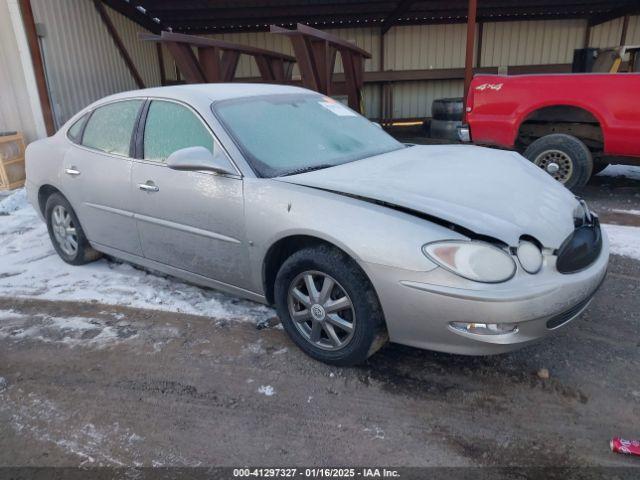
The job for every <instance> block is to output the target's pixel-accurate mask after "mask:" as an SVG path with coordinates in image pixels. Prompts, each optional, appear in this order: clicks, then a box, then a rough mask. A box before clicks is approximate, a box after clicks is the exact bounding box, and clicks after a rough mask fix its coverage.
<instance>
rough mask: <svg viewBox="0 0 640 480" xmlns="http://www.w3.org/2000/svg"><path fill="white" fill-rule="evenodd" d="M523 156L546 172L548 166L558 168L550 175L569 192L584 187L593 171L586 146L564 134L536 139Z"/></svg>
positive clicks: (589, 153) (591, 158)
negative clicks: (553, 165) (551, 165)
mask: <svg viewBox="0 0 640 480" xmlns="http://www.w3.org/2000/svg"><path fill="white" fill-rule="evenodd" d="M524 156H525V157H526V158H528V159H529V160H531V161H532V162H533V163H535V164H536V165H538V166H539V167H540V168H543V169H544V170H546V171H547V172H549V170H547V168H549V165H550V164H555V165H556V166H559V167H560V169H559V170H558V171H557V172H555V174H553V173H550V174H551V175H552V176H553V177H554V178H555V179H556V180H558V181H559V182H560V183H562V184H564V186H565V187H567V188H568V189H569V190H577V189H580V188H582V187H584V186H585V185H586V184H587V182H588V181H589V178H591V172H592V171H593V157H592V155H591V152H590V151H589V149H588V148H587V146H586V145H585V144H584V143H583V142H582V141H581V140H580V139H578V138H576V137H573V136H571V135H566V134H564V133H553V134H551V135H545V136H544V137H540V138H538V139H537V140H536V141H534V142H533V143H532V144H531V145H529V146H528V147H527V149H526V150H525V152H524Z"/></svg>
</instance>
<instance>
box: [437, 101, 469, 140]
mask: <svg viewBox="0 0 640 480" xmlns="http://www.w3.org/2000/svg"><path fill="white" fill-rule="evenodd" d="M463 110H464V108H463V104H462V98H439V99H436V100H434V101H433V103H432V104H431V117H432V119H431V123H430V125H431V128H430V136H431V138H439V139H443V140H452V141H457V140H458V127H459V126H461V125H462V116H463Z"/></svg>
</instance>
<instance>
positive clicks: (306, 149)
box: [212, 94, 404, 177]
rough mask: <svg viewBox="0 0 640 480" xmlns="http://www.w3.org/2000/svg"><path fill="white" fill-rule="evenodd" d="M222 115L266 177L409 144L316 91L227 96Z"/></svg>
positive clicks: (218, 106) (217, 108)
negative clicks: (311, 92) (399, 140)
mask: <svg viewBox="0 0 640 480" xmlns="http://www.w3.org/2000/svg"><path fill="white" fill-rule="evenodd" d="M212 108H213V111H214V113H215V114H216V116H217V118H218V119H219V120H220V121H221V122H222V123H223V125H224V126H225V128H226V129H227V131H228V132H229V134H230V135H231V136H232V137H233V138H234V140H235V141H236V143H237V144H238V146H239V147H240V148H241V150H242V151H243V153H244V155H245V157H246V158H247V160H248V161H249V162H250V163H251V166H252V167H253V169H254V170H255V171H256V173H258V175H260V176H262V177H277V176H283V175H293V174H296V173H302V172H306V171H311V170H318V169H321V168H327V167H333V166H335V165H340V164H343V163H347V162H352V161H354V160H360V159H362V158H366V157H371V156H373V155H379V154H381V153H386V152H390V151H393V150H398V149H400V148H404V145H403V144H402V143H400V142H398V141H397V140H395V139H394V138H393V137H391V136H390V135H388V134H387V133H386V132H384V131H383V130H382V129H381V128H380V127H379V126H377V125H375V124H374V123H372V122H370V121H369V120H367V119H366V118H364V117H363V116H361V115H359V114H357V113H356V112H354V111H353V110H351V109H349V108H347V107H345V106H344V105H343V104H341V103H340V102H338V101H336V100H334V99H332V98H329V97H323V96H320V95H313V94H293V95H291V94H284V95H283V94H281V95H264V96H255V97H246V98H240V99H232V100H223V101H219V102H216V103H214V104H213V106H212Z"/></svg>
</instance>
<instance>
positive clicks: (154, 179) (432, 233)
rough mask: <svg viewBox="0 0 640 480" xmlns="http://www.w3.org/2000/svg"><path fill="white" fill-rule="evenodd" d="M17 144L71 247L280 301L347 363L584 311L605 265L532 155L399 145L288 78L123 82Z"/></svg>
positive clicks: (505, 343)
mask: <svg viewBox="0 0 640 480" xmlns="http://www.w3.org/2000/svg"><path fill="white" fill-rule="evenodd" d="M26 156H27V192H28V196H29V199H30V201H31V203H32V204H33V205H34V207H35V208H36V209H37V210H38V212H40V214H41V215H42V218H43V219H44V220H45V221H46V222H47V226H48V228H49V234H50V237H51V241H52V242H53V245H54V247H55V249H56V251H57V252H58V254H59V255H60V257H62V259H63V260H64V261H66V262H68V263H71V264H74V265H81V264H84V263H87V262H90V261H92V260H95V259H97V258H99V257H100V256H101V255H102V254H109V255H112V256H115V257H118V258H121V259H124V260H126V261H129V262H132V263H135V264H139V265H142V266H144V267H146V268H150V269H153V270H157V271H161V272H164V273H167V274H170V275H173V276H176V277H180V278H182V279H185V280H188V281H190V282H193V283H197V284H200V285H204V286H208V287H212V288H216V289H220V290H224V291H226V292H230V293H232V294H235V295H239V296H242V297H246V298H249V299H252V300H255V301H258V302H264V303H268V304H274V305H275V307H276V309H277V312H278V315H279V317H280V319H281V321H282V324H283V325H284V328H285V330H286V332H287V333H288V334H289V336H290V337H291V339H292V340H293V341H294V342H295V343H296V344H297V345H298V346H299V347H300V348H301V349H302V350H304V351H305V352H306V353H307V354H309V355H311V356H312V357H314V358H316V359H319V360H322V361H324V362H327V363H331V364H336V365H351V364H356V363H359V362H363V361H364V360H365V359H366V358H367V357H369V356H370V355H372V354H373V353H374V352H375V351H376V350H377V349H378V348H380V347H381V346H382V345H383V344H384V343H385V342H386V341H387V340H390V341H392V342H398V343H402V344H406V345H412V346H415V347H419V348H425V349H432V350H439V351H445V352H452V353H459V354H472V355H483V354H493V353H499V352H505V351H509V350H513V349H516V348H519V347H522V346H523V345H526V344H528V343H530V342H531V341H534V340H537V339H540V338H542V337H545V336H547V335H549V334H551V333H552V332H554V331H555V330H557V329H559V328H560V327H562V326H564V325H566V324H567V323H568V322H570V321H571V320H572V319H574V318H575V317H576V316H578V315H579V314H580V313H581V312H582V311H583V310H584V309H585V308H586V307H587V304H588V303H589V301H590V300H591V298H592V296H593V295H594V293H595V291H596V290H597V288H598V286H599V285H600V284H601V282H602V281H603V279H604V276H605V272H606V269H607V263H608V257H609V253H608V243H607V238H606V236H605V234H604V233H603V232H602V231H601V230H600V226H599V224H598V218H597V216H596V215H595V214H594V213H593V212H591V211H590V210H589V209H588V207H587V206H586V204H585V203H584V202H583V201H580V200H579V199H578V198H576V197H574V196H573V194H571V192H569V191H568V190H567V189H565V188H564V187H563V186H561V185H560V184H558V183H557V182H555V181H554V180H553V179H552V178H551V177H550V176H549V175H547V174H546V173H544V172H543V171H541V170H540V169H539V168H537V167H536V166H535V165H533V164H531V163H529V162H528V161H526V160H525V159H523V158H522V157H521V156H519V155H517V154H515V153H512V152H506V151H499V150H492V149H484V148H480V147H474V146H459V145H453V146H408V145H404V144H402V143H399V142H398V141H396V140H394V139H393V138H392V137H390V136H389V135H388V134H386V133H385V132H384V131H383V130H382V129H380V128H379V126H378V125H376V124H374V123H371V122H370V121H369V120H367V119H365V118H364V117H362V116H360V115H359V114H357V113H355V112H353V111H352V110H350V109H349V108H347V107H345V106H344V105H342V104H341V103H339V102H337V101H335V100H333V99H331V98H327V97H324V96H321V95H319V94H317V93H314V92H310V91H308V90H304V89H301V88H296V87H287V86H275V85H257V84H252V85H243V84H228V85H225V84H219V85H185V86H174V87H165V88H156V89H148V90H139V91H133V92H127V93H122V94H118V95H114V96H111V97H108V98H105V99H102V100H100V101H98V102H96V103H94V104H93V105H90V106H88V107H87V108H85V109H84V110H82V111H81V112H79V113H78V114H77V115H75V116H74V117H73V118H72V119H71V120H69V122H67V124H65V125H64V126H63V127H62V128H61V129H60V131H58V133H56V134H55V135H54V136H52V137H50V138H47V139H44V140H40V141H37V142H34V143H32V144H31V145H29V147H28V149H27V154H26Z"/></svg>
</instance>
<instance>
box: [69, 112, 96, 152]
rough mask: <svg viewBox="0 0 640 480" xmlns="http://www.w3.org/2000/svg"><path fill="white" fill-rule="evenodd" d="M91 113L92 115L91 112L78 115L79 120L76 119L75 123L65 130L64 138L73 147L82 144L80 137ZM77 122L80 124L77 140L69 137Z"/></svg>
mask: <svg viewBox="0 0 640 480" xmlns="http://www.w3.org/2000/svg"><path fill="white" fill-rule="evenodd" d="M92 113H93V112H92V111H88V112H84V113H83V114H82V115H80V118H78V119H77V120H76V121H75V122H72V123H71V125H70V126H69V128H67V131H66V136H67V138H68V139H69V140H70V141H71V142H72V143H74V144H75V145H80V144H81V143H82V136H83V135H84V129H85V127H86V126H87V122H88V121H89V118H90V117H91V114H92ZM78 122H82V125H81V127H80V133H79V135H78V138H75V139H74V138H73V136H72V135H71V129H72V128H73V127H75V126H76V124H77V123H78Z"/></svg>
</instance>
